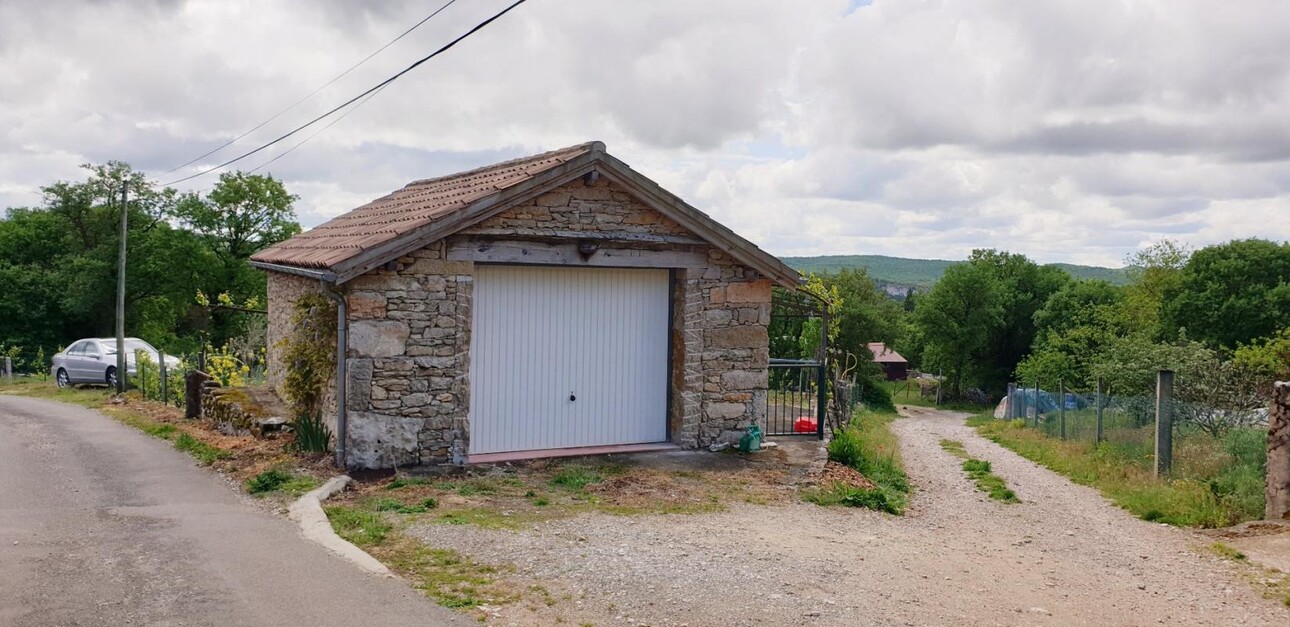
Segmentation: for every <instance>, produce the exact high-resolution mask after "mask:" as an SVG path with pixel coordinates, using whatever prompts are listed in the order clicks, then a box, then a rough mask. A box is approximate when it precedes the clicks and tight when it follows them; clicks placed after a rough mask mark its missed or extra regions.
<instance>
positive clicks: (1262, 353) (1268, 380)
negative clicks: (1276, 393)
mask: <svg viewBox="0 0 1290 627" xmlns="http://www.w3.org/2000/svg"><path fill="white" fill-rule="evenodd" d="M1232 361H1234V362H1236V363H1237V365H1239V366H1240V367H1241V368H1242V369H1243V370H1244V371H1245V372H1248V373H1249V374H1250V377H1251V378H1252V379H1253V380H1254V382H1255V383H1256V385H1257V386H1258V387H1259V388H1261V390H1262V392H1263V394H1264V395H1270V394H1271V393H1272V382H1273V381H1276V380H1278V379H1280V380H1290V327H1286V328H1284V329H1281V332H1280V333H1277V334H1276V335H1274V336H1272V337H1270V338H1266V339H1264V340H1262V341H1258V342H1253V343H1250V344H1243V345H1241V347H1240V348H1238V349H1236V352H1235V354H1233V355H1232Z"/></svg>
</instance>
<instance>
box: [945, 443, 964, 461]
mask: <svg viewBox="0 0 1290 627" xmlns="http://www.w3.org/2000/svg"><path fill="white" fill-rule="evenodd" d="M941 448H943V449H945V450H947V451H949V452H950V454H952V455H954V456H955V457H961V458H965V459H966V458H967V456H968V454H967V450H966V449H964V448H963V443H962V442H959V441H958V440H941Z"/></svg>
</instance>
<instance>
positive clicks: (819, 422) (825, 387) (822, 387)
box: [815, 361, 829, 440]
mask: <svg viewBox="0 0 1290 627" xmlns="http://www.w3.org/2000/svg"><path fill="white" fill-rule="evenodd" d="M827 369H828V366H826V365H825V362H824V361H820V365H819V366H816V368H815V386H816V387H817V388H819V389H818V390H817V391H816V395H817V399H816V402H815V405H816V407H815V435H816V436H818V437H819V438H820V439H821V440H823V439H824V418H825V417H826V416H827V413H826V412H828V403H829V382H828V377H827V373H826V372H825V371H826V370H827Z"/></svg>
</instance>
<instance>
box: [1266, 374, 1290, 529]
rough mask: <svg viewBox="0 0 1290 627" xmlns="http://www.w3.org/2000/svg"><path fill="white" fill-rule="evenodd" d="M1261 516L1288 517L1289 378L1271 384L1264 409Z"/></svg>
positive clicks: (1270, 517) (1280, 518) (1289, 457)
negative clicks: (1264, 466) (1264, 468)
mask: <svg viewBox="0 0 1290 627" xmlns="http://www.w3.org/2000/svg"><path fill="white" fill-rule="evenodd" d="M1265 496H1266V498H1265V501H1264V506H1265V509H1264V512H1263V517H1264V518H1266V519H1268V520H1284V519H1285V518H1287V517H1290V381H1277V382H1276V384H1275V385H1273V387H1272V410H1271V411H1270V412H1268V479H1267V491H1266V493H1265Z"/></svg>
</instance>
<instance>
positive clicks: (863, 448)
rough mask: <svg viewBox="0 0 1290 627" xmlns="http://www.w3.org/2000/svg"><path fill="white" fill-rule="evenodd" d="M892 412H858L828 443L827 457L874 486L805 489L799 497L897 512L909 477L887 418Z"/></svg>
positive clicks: (906, 493) (906, 492)
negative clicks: (845, 466)
mask: <svg viewBox="0 0 1290 627" xmlns="http://www.w3.org/2000/svg"><path fill="white" fill-rule="evenodd" d="M895 418H896V414H892V413H878V412H872V411H858V412H856V413H855V415H853V416H852V417H851V421H850V422H849V423H848V424H847V427H846V428H845V429H843V430H842V432H841V433H838V434H836V435H835V436H834V438H833V441H832V442H829V460H831V461H834V462H837V463H839V464H845V465H847V466H850V467H852V468H854V469H856V470H857V471H859V472H860V474H862V475H864V476H865V477H867V478H868V479H869V480H870V481H872V482H873V483H874V485H875V486H877V488H876V489H871V490H866V489H861V488H856V487H852V486H843V485H834V486H830V487H827V488H823V489H814V490H807V491H805V492H804V493H803V495H802V497H803V498H804V499H805V500H807V501H809V502H812V503H817V504H820V505H846V506H850V507H868V508H870V509H876V510H878V511H882V512H888V513H892V514H900V513H903V512H904V511H905V504H906V502H907V501H908V499H909V492H910V485H909V477H908V476H907V475H906V474H905V469H904V466H903V465H902V464H901V461H900V452H899V450H898V449H897V442H896V434H894V433H892V431H891V421H892V420H895Z"/></svg>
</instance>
